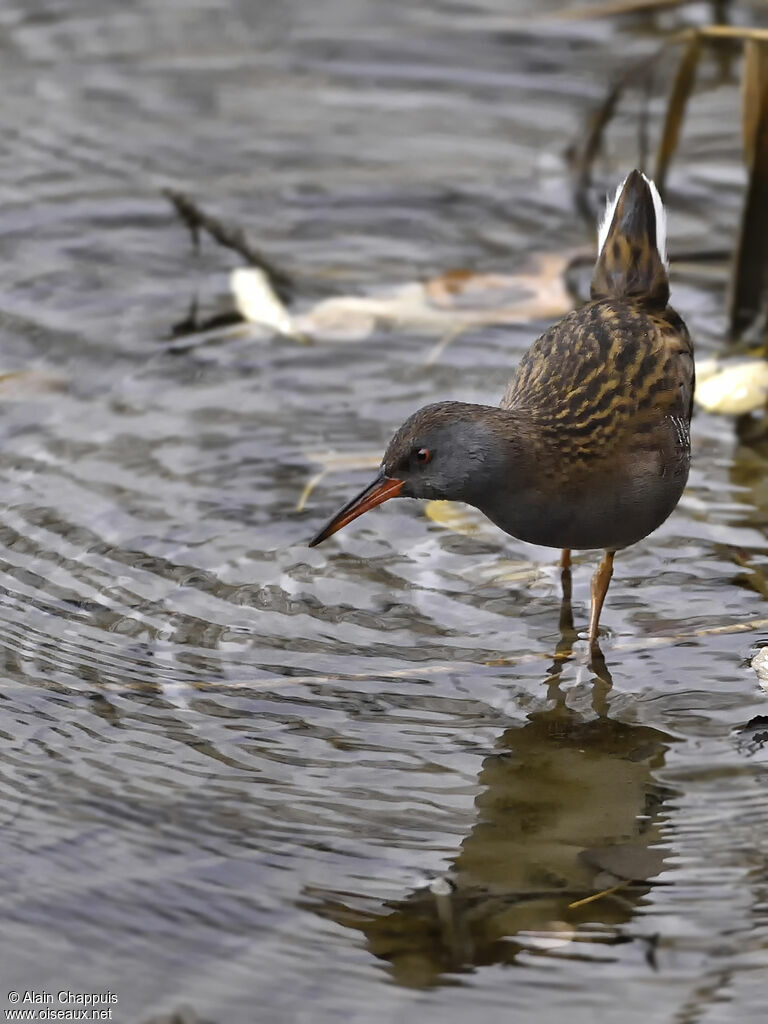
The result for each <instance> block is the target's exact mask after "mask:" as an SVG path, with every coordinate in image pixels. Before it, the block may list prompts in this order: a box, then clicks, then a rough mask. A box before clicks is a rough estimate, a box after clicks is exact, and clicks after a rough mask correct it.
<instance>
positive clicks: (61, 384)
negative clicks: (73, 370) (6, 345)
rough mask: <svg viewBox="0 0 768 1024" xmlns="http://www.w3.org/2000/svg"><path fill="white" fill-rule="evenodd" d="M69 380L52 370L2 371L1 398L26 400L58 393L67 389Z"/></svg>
mask: <svg viewBox="0 0 768 1024" xmlns="http://www.w3.org/2000/svg"><path fill="white" fill-rule="evenodd" d="M68 386H69V380H68V379H67V378H66V377H65V376H64V375H63V374H60V373H55V372H54V371H52V370H34V369H30V370H10V371H8V372H7V373H2V372H0V400H2V401H4V402H14V401H24V400H25V399H30V398H37V397H38V396H40V395H52V394H58V393H60V392H62V391H66V389H67V387H68Z"/></svg>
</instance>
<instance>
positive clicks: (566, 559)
mask: <svg viewBox="0 0 768 1024" xmlns="http://www.w3.org/2000/svg"><path fill="white" fill-rule="evenodd" d="M560 568H561V569H570V568H571V549H570V548H563V549H562V551H561V552H560Z"/></svg>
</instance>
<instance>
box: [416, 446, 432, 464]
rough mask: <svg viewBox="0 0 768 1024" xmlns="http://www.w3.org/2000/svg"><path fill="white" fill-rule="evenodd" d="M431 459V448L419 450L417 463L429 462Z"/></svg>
mask: <svg viewBox="0 0 768 1024" xmlns="http://www.w3.org/2000/svg"><path fill="white" fill-rule="evenodd" d="M431 458H432V453H431V452H430V450H429V448H419V450H418V451H417V452H416V461H417V462H429V460H430V459H431Z"/></svg>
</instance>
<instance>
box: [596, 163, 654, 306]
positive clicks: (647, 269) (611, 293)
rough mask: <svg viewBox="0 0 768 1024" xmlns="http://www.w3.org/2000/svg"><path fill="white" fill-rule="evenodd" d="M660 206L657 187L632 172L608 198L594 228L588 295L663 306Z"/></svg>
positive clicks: (643, 176) (636, 172) (640, 174)
mask: <svg viewBox="0 0 768 1024" xmlns="http://www.w3.org/2000/svg"><path fill="white" fill-rule="evenodd" d="M666 220H667V219H666V215H665V213H664V206H663V205H662V202H661V196H660V195H659V192H658V189H657V188H656V186H655V185H654V183H653V182H652V181H650V180H649V179H648V178H646V176H645V175H644V174H642V173H641V172H640V171H632V172H631V173H630V174H628V175H627V177H626V179H625V180H624V181H623V182H622V184H621V185H619V187H618V188H617V189H616V195H615V196H614V197H613V199H612V200H611V201H609V202H608V204H607V206H606V209H605V213H604V215H603V219H602V221H601V222H600V228H599V231H598V242H597V245H598V256H597V264H596V265H595V272H594V274H593V275H592V298H593V299H625V300H628V301H630V302H636V303H640V304H642V305H645V306H655V307H662V308H663V307H664V306H666V304H667V302H668V301H669V277H668V275H667V253H666V233H667V223H666Z"/></svg>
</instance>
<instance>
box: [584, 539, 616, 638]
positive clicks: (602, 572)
mask: <svg viewBox="0 0 768 1024" xmlns="http://www.w3.org/2000/svg"><path fill="white" fill-rule="evenodd" d="M615 554H616V552H615V551H606V552H605V554H604V555H603V560H602V561H601V562H600V565H599V566H598V567H597V571H596V572H595V575H594V576H593V577H592V605H591V607H590V610H589V634H588V637H587V639H588V640H589V645H590V647H592V648H596V647H597V627H598V625H599V623H600V612H601V611H602V610H603V602H604V601H605V595H606V594H607V593H608V585H609V584H610V582H611V576H613V556H614V555H615Z"/></svg>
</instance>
